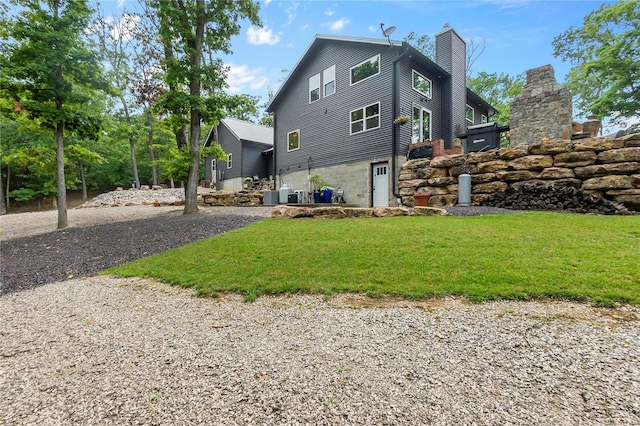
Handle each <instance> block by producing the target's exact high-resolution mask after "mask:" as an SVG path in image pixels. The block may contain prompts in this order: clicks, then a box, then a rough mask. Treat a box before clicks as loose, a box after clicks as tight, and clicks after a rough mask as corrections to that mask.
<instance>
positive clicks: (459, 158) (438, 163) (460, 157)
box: [431, 154, 465, 168]
mask: <svg viewBox="0 0 640 426" xmlns="http://www.w3.org/2000/svg"><path fill="white" fill-rule="evenodd" d="M464 160H465V157H464V154H457V155H443V156H441V157H436V158H434V159H433V160H431V167H436V168H442V167H452V166H459V165H461V164H464Z"/></svg>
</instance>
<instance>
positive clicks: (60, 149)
mask: <svg viewBox="0 0 640 426" xmlns="http://www.w3.org/2000/svg"><path fill="white" fill-rule="evenodd" d="M58 110H62V103H61V102H58ZM63 131H64V123H63V122H61V121H59V122H58V124H57V125H56V165H57V168H58V229H63V228H66V227H67V226H68V225H69V220H68V219H67V187H66V184H65V181H64V138H63Z"/></svg>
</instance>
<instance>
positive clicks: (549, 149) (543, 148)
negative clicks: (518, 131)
mask: <svg viewBox="0 0 640 426" xmlns="http://www.w3.org/2000/svg"><path fill="white" fill-rule="evenodd" d="M572 148H573V142H571V141H570V140H563V139H556V140H550V141H544V140H541V141H538V142H535V143H533V144H531V146H530V147H529V154H534V155H537V154H539V155H555V154H562V153H564V152H569V151H571V149H572Z"/></svg>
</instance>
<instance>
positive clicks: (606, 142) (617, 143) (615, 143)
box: [573, 138, 624, 152]
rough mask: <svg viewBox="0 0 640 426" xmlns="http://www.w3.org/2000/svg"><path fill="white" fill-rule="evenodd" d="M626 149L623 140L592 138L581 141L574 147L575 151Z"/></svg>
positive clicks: (576, 142)
mask: <svg viewBox="0 0 640 426" xmlns="http://www.w3.org/2000/svg"><path fill="white" fill-rule="evenodd" d="M623 147H624V141H623V140H622V139H604V138H590V139H579V140H577V141H575V143H574V145H573V149H574V151H595V152H600V151H608V150H611V149H618V148H623Z"/></svg>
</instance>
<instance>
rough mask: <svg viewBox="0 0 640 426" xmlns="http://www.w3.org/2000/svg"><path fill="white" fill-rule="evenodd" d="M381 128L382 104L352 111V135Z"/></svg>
mask: <svg viewBox="0 0 640 426" xmlns="http://www.w3.org/2000/svg"><path fill="white" fill-rule="evenodd" d="M378 127H380V102H378V103H375V104H371V105H367V106H366V107H363V108H358V109H355V110H353V111H351V134H352V135H353V134H354V133H360V132H366V131H367V130H371V129H377V128H378Z"/></svg>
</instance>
